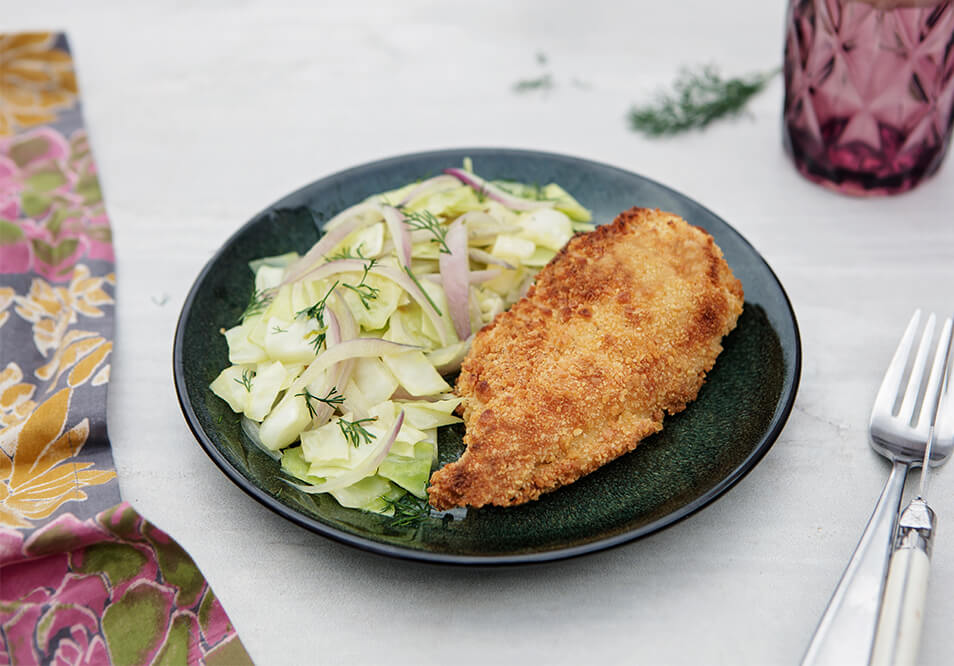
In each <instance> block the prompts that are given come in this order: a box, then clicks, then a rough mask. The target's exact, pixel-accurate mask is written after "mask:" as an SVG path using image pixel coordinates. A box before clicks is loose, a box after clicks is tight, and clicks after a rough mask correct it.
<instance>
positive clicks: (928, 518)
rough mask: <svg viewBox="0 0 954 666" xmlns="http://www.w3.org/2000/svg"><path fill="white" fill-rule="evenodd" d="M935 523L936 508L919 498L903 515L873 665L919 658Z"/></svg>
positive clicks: (897, 665)
mask: <svg viewBox="0 0 954 666" xmlns="http://www.w3.org/2000/svg"><path fill="white" fill-rule="evenodd" d="M936 525H937V523H936V520H935V516H934V511H932V510H931V508H930V507H929V506H928V505H927V503H926V502H925V501H924V500H923V499H921V498H920V497H918V498H917V499H914V500H912V501H911V503H910V504H909V505H908V506H907V508H905V510H904V513H902V514H901V518H900V520H899V521H898V538H897V541H896V543H895V551H894V553H893V554H892V555H891V566H890V567H889V569H888V581H887V582H886V583H885V588H884V598H883V599H882V600H881V615H880V617H879V618H878V632H877V634H876V635H875V643H874V648H873V649H872V652H871V666H909V665H910V666H914V663H915V661H916V660H917V656H918V647H919V645H920V642H921V625H922V624H923V623H924V600H925V598H926V597H927V589H928V573H929V572H930V570H931V542H932V540H933V537H934V530H935V527H936Z"/></svg>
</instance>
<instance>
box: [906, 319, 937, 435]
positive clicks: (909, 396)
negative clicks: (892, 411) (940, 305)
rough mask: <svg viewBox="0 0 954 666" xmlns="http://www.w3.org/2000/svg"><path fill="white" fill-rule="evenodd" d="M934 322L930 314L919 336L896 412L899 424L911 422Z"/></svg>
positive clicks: (932, 334)
mask: <svg viewBox="0 0 954 666" xmlns="http://www.w3.org/2000/svg"><path fill="white" fill-rule="evenodd" d="M936 321H937V317H935V316H934V313H933V312H932V313H931V314H930V316H928V320H927V325H926V326H925V327H924V335H922V336H921V344H920V345H918V352H917V356H915V357H914V365H913V366H911V378H910V379H908V386H907V388H906V389H905V390H904V400H902V401H901V409H900V410H898V418H899V419H900V420H901V423H911V422H912V421H913V417H914V408H915V406H916V405H917V402H918V396H919V395H920V394H921V386H923V384H924V370H925V369H926V368H927V362H928V354H929V353H930V352H931V340H932V339H933V338H934V324H935V322H936ZM926 395H927V394H925V396H926ZM934 395H935V396H936V395H937V394H936V393H935V394H934Z"/></svg>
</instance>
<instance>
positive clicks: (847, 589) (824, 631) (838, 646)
mask: <svg viewBox="0 0 954 666" xmlns="http://www.w3.org/2000/svg"><path fill="white" fill-rule="evenodd" d="M907 474H908V465H907V463H904V462H895V463H894V465H893V466H892V468H891V474H890V475H889V476H888V480H887V481H886V482H885V484H884V490H882V491H881V497H879V498H878V503H877V504H876V505H875V508H874V512H872V514H871V518H869V519H868V525H867V526H866V527H865V531H864V533H863V534H862V535H861V539H860V540H859V541H858V545H857V546H856V547H855V552H854V554H852V556H851V560H850V561H849V562H848V566H847V567H846V568H845V572H844V573H843V574H842V575H841V580H840V581H839V582H838V587H836V588H835V591H834V593H833V594H832V595H831V600H830V601H829V602H828V607H827V608H826V609H825V613H824V614H823V615H822V618H821V620H820V621H819V623H818V627H817V628H816V629H815V634H814V636H812V641H811V643H810V644H809V646H808V650H807V651H806V652H805V656H804V657H803V659H802V666H844V665H845V664H864V663H866V662H867V661H868V657H869V656H870V654H871V643H872V641H873V640H874V635H875V628H876V626H877V621H878V602H879V600H880V599H881V590H882V584H883V583H884V576H885V571H886V570H887V568H888V560H889V558H890V556H891V538H892V536H893V535H894V526H895V520H896V518H897V515H898V509H899V508H900V506H901V493H902V491H903V490H904V479H905V477H906V476H907Z"/></svg>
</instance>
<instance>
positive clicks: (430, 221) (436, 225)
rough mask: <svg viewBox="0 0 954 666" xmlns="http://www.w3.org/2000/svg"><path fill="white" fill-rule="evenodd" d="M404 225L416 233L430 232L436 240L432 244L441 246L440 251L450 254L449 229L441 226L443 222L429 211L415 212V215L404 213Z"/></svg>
mask: <svg viewBox="0 0 954 666" xmlns="http://www.w3.org/2000/svg"><path fill="white" fill-rule="evenodd" d="M404 224H406V225H407V226H409V227H410V228H411V229H414V230H415V231H428V232H430V234H431V235H432V236H434V238H432V239H431V242H432V243H437V244H438V246H440V251H441V252H443V253H444V254H450V253H451V251H450V248H449V247H447V227H445V226H444V225H443V224H441V221H440V220H438V219H437V217H435V216H434V214H433V213H431V211H429V210H421V211H415V212H413V213H404Z"/></svg>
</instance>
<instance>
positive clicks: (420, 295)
mask: <svg viewBox="0 0 954 666" xmlns="http://www.w3.org/2000/svg"><path fill="white" fill-rule="evenodd" d="M371 272H372V273H374V274H376V275H380V276H381V277H386V278H387V279H389V280H391V281H393V282H395V283H397V285H398V286H399V287H401V288H402V289H404V291H406V292H407V293H408V294H409V295H410V296H411V298H413V299H414V300H415V301H417V304H418V305H420V306H421V309H422V310H423V311H424V314H425V315H426V316H427V318H428V319H430V320H431V323H432V324H434V328H436V329H437V334H438V335H440V336H441V344H442V345H447V344H450V339H449V338H448V337H447V331H446V329H445V327H444V320H443V318H442V317H443V314H442V313H441V312H440V311H439V310H438V309H437V308H436V306H435V305H434V304H433V303H431V299H430V298H429V297H428V296H427V295H426V294H425V293H424V290H423V289H421V288H420V287H418V286H417V283H416V282H414V280H412V279H411V276H410V275H408V274H407V273H406V272H404V271H401V270H398V269H396V268H392V267H391V266H375V267H374V268H372V269H371Z"/></svg>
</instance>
